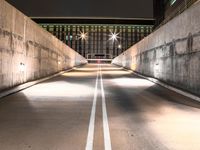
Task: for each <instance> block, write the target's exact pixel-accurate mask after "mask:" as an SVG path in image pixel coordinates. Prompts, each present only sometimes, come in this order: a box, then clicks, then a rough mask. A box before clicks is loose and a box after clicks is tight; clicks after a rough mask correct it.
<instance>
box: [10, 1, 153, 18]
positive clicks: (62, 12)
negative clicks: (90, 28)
mask: <svg viewBox="0 0 200 150" xmlns="http://www.w3.org/2000/svg"><path fill="white" fill-rule="evenodd" d="M7 1H8V2H9V3H10V4H12V5H14V6H15V7H16V8H18V9H19V10H21V11H22V12H23V13H25V14H26V15H28V16H32V17H112V18H153V0H7Z"/></svg>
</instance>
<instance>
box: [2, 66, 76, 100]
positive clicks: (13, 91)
mask: <svg viewBox="0 0 200 150" xmlns="http://www.w3.org/2000/svg"><path fill="white" fill-rule="evenodd" d="M77 67H78V66H77ZM74 68H75V67H73V68H71V69H68V70H65V71H61V72H59V73H56V74H54V75H51V76H49V77H45V78H42V79H38V80H35V81H30V82H27V83H24V84H21V85H18V86H16V87H14V88H11V89H9V90H6V91H3V92H0V98H3V97H6V96H9V95H11V94H14V93H17V92H20V91H22V90H24V89H27V88H29V87H31V86H34V85H36V84H38V83H40V82H43V81H46V80H49V79H51V78H54V77H56V76H59V75H62V74H64V73H66V72H69V71H72V70H73V69H74Z"/></svg>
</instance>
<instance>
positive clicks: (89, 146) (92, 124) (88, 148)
mask: <svg viewBox="0 0 200 150" xmlns="http://www.w3.org/2000/svg"><path fill="white" fill-rule="evenodd" d="M98 80H99V66H98V72H97V77H96V83H95V90H94V98H93V104H92V110H91V116H90V123H89V129H88V137H87V144H86V147H85V150H92V149H93V142H94V127H95V114H96V103H97V95H98Z"/></svg>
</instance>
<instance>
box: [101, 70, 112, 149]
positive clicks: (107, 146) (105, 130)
mask: <svg viewBox="0 0 200 150" xmlns="http://www.w3.org/2000/svg"><path fill="white" fill-rule="evenodd" d="M100 81H101V95H102V113H103V134H104V148H105V150H112V147H111V140H110V130H109V125H108V116H107V110H106V99H105V92H104V86H103V79H102V72H101V66H100Z"/></svg>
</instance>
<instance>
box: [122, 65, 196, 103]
mask: <svg viewBox="0 0 200 150" xmlns="http://www.w3.org/2000/svg"><path fill="white" fill-rule="evenodd" d="M120 67H121V66H120ZM123 69H124V70H126V71H129V72H131V73H133V74H135V75H137V76H139V77H142V78H144V79H147V80H149V81H151V82H153V83H156V84H158V85H160V86H162V87H165V88H167V89H169V90H172V91H174V92H176V93H179V94H181V95H184V96H186V97H189V98H191V99H193V100H196V101H198V102H200V97H198V96H196V95H194V94H191V93H189V92H186V91H184V90H181V89H177V88H175V87H173V86H171V85H168V84H166V83H164V82H161V81H159V80H158V79H155V78H152V77H148V76H144V75H141V74H139V73H137V72H134V71H132V70H129V69H126V68H123Z"/></svg>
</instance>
